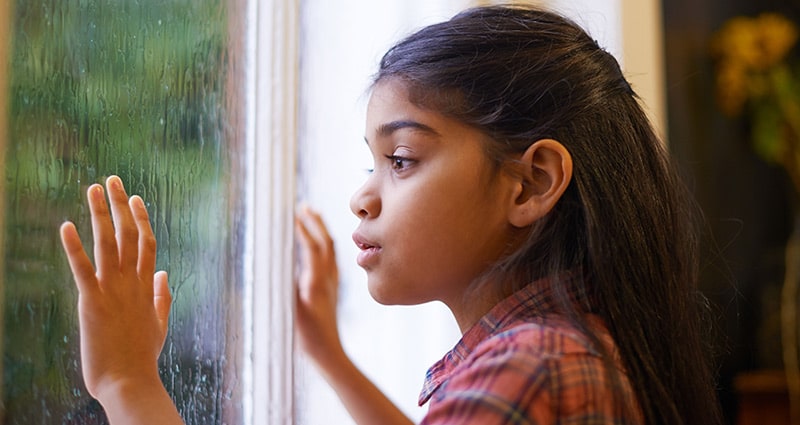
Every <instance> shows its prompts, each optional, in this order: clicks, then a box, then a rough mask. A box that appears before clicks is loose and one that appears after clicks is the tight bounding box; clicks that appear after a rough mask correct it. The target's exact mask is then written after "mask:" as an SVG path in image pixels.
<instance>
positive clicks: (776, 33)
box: [756, 13, 798, 68]
mask: <svg viewBox="0 0 800 425" xmlns="http://www.w3.org/2000/svg"><path fill="white" fill-rule="evenodd" d="M756 19H757V26H758V30H759V38H760V40H761V49H762V55H763V56H762V60H763V67H764V68H769V67H771V66H773V65H775V64H777V63H779V62H781V61H782V60H783V58H784V56H786V54H787V53H788V52H789V50H791V49H792V47H793V46H794V44H795V43H796V42H797V35H798V34H797V26H796V25H795V24H794V23H793V22H792V21H790V20H788V19H786V18H785V17H783V16H782V15H779V14H777V13H762V14H761V15H759V16H758V18H756Z"/></svg>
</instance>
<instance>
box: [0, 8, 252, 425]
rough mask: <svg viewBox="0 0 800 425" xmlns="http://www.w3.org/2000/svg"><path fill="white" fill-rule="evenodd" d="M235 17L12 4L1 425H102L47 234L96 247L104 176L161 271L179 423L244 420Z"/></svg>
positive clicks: (170, 385)
mask: <svg viewBox="0 0 800 425" xmlns="http://www.w3.org/2000/svg"><path fill="white" fill-rule="evenodd" d="M237 4H238V3H236V2H234V1H225V0H135V1H134V0H80V1H78V0H74V1H73V0H70V1H28V0H17V1H16V3H15V5H14V6H13V8H12V10H13V14H12V15H11V21H12V22H11V25H12V34H13V38H12V44H11V45H12V52H11V58H10V77H9V78H10V82H9V85H8V87H9V90H8V93H9V94H8V96H9V99H8V101H9V105H10V107H9V109H10V115H9V120H8V127H9V129H8V132H9V140H8V144H7V147H6V148H7V153H6V163H5V164H4V165H3V168H2V170H3V172H4V173H5V176H4V178H5V182H6V185H5V186H6V188H5V229H4V230H3V232H2V233H0V234H1V235H2V238H3V243H4V244H5V245H4V246H5V259H4V260H5V261H4V269H3V270H2V272H3V275H2V281H1V282H3V284H4V288H3V298H4V301H3V303H2V315H3V320H4V323H3V325H4V340H3V344H2V346H3V391H2V392H3V404H4V406H5V423H6V424H45V423H46V424H51V423H62V424H95V423H98V424H99V423H106V420H105V416H104V414H103V413H102V409H101V408H100V407H99V406H98V405H97V404H96V402H94V401H92V399H91V397H90V396H89V395H88V394H87V393H86V390H85V388H84V386H83V383H82V379H81V369H80V358H79V347H78V334H77V330H78V324H77V311H76V302H77V291H76V289H75V286H74V284H73V282H72V277H71V274H70V272H69V268H68V265H67V262H66V258H65V256H64V255H63V253H62V250H61V246H60V241H59V240H58V227H59V225H60V224H61V223H62V222H63V221H64V220H73V221H74V222H75V224H76V226H77V227H78V230H79V232H80V234H81V236H82V238H83V240H84V243H85V244H86V245H87V246H91V227H90V222H89V220H88V218H89V212H88V209H87V207H86V202H85V191H86V188H87V187H88V186H89V185H90V184H92V183H96V182H103V181H104V180H105V178H106V177H107V176H109V175H112V174H116V175H119V176H121V177H122V179H123V181H124V182H125V183H126V187H127V189H128V192H129V193H131V194H139V195H141V196H142V197H143V198H144V200H145V203H146V205H147V207H148V210H149V212H150V216H151V222H152V225H153V226H154V230H155V232H156V236H157V238H158V241H159V249H158V264H157V266H158V269H163V270H167V271H168V272H169V277H170V287H171V290H172V292H173V295H174V299H175V301H174V303H173V308H172V316H171V318H170V325H169V326H170V331H169V335H168V338H167V342H166V345H165V347H164V351H163V354H162V356H161V360H160V368H161V375H162V378H163V380H164V382H165V385H166V387H167V390H168V391H169V393H170V394H171V396H172V397H173V399H174V400H175V402H176V404H177V406H178V409H179V411H180V412H181V414H182V416H183V418H184V419H185V420H186V421H187V423H188V424H215V423H227V424H237V423H241V421H242V419H241V417H242V413H241V392H240V390H239V388H241V385H240V383H239V382H238V380H237V376H241V370H240V369H241V367H242V366H241V365H242V363H243V362H242V360H241V359H242V340H243V338H242V335H241V331H240V328H241V316H242V287H241V284H240V282H242V279H241V276H240V274H241V270H242V267H241V260H240V259H241V258H242V255H241V251H242V249H243V248H242V244H243V237H242V234H243V230H244V229H242V225H241V224H240V223H241V222H242V216H243V211H244V206H243V205H242V203H243V200H242V196H241V193H242V190H241V188H242V181H243V177H242V176H243V171H242V166H241V165H240V164H242V163H244V161H243V160H242V157H243V151H244V146H243V142H242V141H241V140H242V137H241V134H243V132H242V131H241V130H240V127H241V125H240V124H241V122H242V119H241V115H243V114H242V112H241V108H240V107H239V106H237V105H240V104H242V103H243V102H241V101H239V100H238V99H239V97H240V95H241V89H240V88H239V87H238V86H237V84H238V83H237V81H239V80H240V78H238V77H239V76H240V75H241V70H240V69H239V67H238V66H237V65H236V64H237V63H238V62H241V61H238V57H237V55H239V52H237V51H236V48H235V47H233V46H235V45H237V44H240V43H237V42H234V41H236V40H238V39H239V38H238V34H237V33H236V31H240V29H239V28H241V27H242V26H239V25H236V22H237V19H239V15H237V13H239V10H240V9H242V7H240V6H238V5H237ZM89 254H90V256H91V250H90V252H89Z"/></svg>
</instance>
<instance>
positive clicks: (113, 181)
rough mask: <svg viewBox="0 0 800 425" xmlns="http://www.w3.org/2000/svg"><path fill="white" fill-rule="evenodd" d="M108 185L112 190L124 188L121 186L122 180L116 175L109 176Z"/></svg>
mask: <svg viewBox="0 0 800 425" xmlns="http://www.w3.org/2000/svg"><path fill="white" fill-rule="evenodd" d="M108 185H109V187H111V189H113V190H124V189H123V188H122V180H120V178H119V177H117V176H111V177H109V178H108Z"/></svg>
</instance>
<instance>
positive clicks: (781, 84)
mask: <svg viewBox="0 0 800 425" xmlns="http://www.w3.org/2000/svg"><path fill="white" fill-rule="evenodd" d="M797 40H798V28H797V26H796V25H795V24H794V23H793V22H792V21H791V20H789V19H787V18H786V17H784V16H783V15H780V14H777V13H763V14H761V15H759V16H757V17H753V18H750V17H741V16H740V17H735V18H732V19H730V20H729V21H727V22H726V23H725V24H724V25H723V26H722V28H720V30H719V31H718V32H717V33H716V34H715V36H714V38H713V39H712V44H711V50H712V54H713V56H714V57H715V59H716V65H717V67H716V95H717V104H718V105H719V107H720V109H721V110H722V112H723V113H725V114H726V115H728V116H731V117H736V116H739V115H742V114H744V113H746V114H747V115H748V117H749V119H750V123H751V125H752V126H751V131H752V143H753V148H754V150H755V151H756V153H757V154H758V155H760V156H761V157H762V158H763V159H764V160H766V161H768V162H770V163H775V164H780V165H781V166H783V168H784V169H785V170H786V172H787V173H788V175H789V177H790V178H791V180H792V183H793V185H794V188H795V190H796V191H797V192H798V193H800V76H798V75H797V73H796V70H795V69H793V64H792V63H791V62H792V57H791V55H790V53H791V51H792V48H793V47H794V46H795V44H796V43H797Z"/></svg>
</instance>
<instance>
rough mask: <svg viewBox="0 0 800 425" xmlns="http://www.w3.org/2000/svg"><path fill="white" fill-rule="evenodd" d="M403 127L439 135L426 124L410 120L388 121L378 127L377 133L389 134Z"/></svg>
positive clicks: (383, 135) (385, 135)
mask: <svg viewBox="0 0 800 425" xmlns="http://www.w3.org/2000/svg"><path fill="white" fill-rule="evenodd" d="M404 128H410V129H414V130H419V131H422V132H424V133H429V134H431V135H434V136H439V133H438V132H437V131H436V130H434V129H433V128H432V127H430V126H427V125H425V124H423V123H421V122H417V121H412V120H397V121H392V122H388V123H386V124H381V126H380V127H378V135H380V136H381V137H387V136H391V135H392V133H394V132H395V131H397V130H401V129H404Z"/></svg>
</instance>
